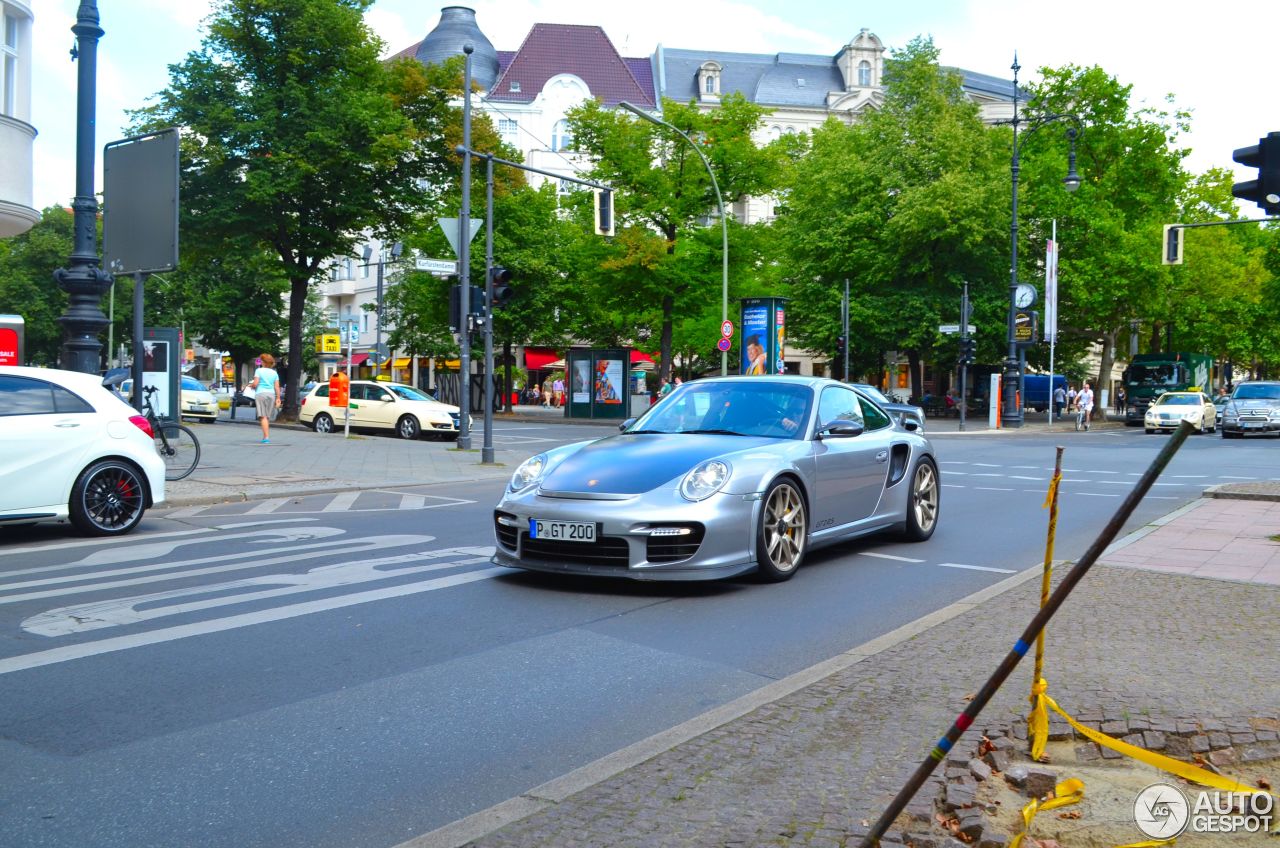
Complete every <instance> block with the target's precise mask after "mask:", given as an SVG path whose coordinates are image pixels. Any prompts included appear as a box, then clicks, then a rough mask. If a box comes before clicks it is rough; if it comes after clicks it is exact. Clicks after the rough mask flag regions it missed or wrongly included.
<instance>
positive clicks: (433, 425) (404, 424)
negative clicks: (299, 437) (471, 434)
mask: <svg viewBox="0 0 1280 848" xmlns="http://www.w3.org/2000/svg"><path fill="white" fill-rule="evenodd" d="M350 408H351V426H352V427H358V428H362V429H372V430H394V431H395V432H396V434H397V435H398V436H400V438H402V439H416V438H418V437H420V436H422V435H436V436H440V437H441V438H444V439H448V440H456V439H457V438H458V407H456V406H453V405H452V404H448V403H441V402H440V401H438V400H436V399H435V398H433V397H431V396H430V395H427V394H424V393H422V392H420V391H418V390H417V389H415V388H414V387H413V386H409V385H405V384H404V383H382V382H374V381H373V380H352V381H351V395H350ZM298 420H299V421H300V422H302V423H303V424H310V425H311V427H312V428H313V429H314V430H315V431H316V432H317V433H332V432H333V431H334V430H335V429H337V428H340V427H341V426H342V425H343V422H344V421H345V420H346V410H345V409H343V408H341V407H330V406H329V384H328V383H321V384H320V385H318V386H316V387H315V388H314V389H312V390H311V392H310V394H308V395H307V396H306V397H304V398H303V399H302V409H301V410H299V412H298ZM468 423H470V419H468Z"/></svg>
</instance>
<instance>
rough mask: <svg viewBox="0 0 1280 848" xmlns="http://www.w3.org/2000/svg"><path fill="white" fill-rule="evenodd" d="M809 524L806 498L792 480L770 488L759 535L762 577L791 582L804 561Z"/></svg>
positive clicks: (758, 543)
mask: <svg viewBox="0 0 1280 848" xmlns="http://www.w3.org/2000/svg"><path fill="white" fill-rule="evenodd" d="M808 542H809V521H808V515H807V511H806V509H805V505H804V498H803V497H801V496H800V492H799V490H798V489H796V487H795V485H794V484H793V483H792V482H791V481H790V480H779V481H778V482H776V483H774V484H773V485H772V486H770V487H769V491H768V493H767V494H765V496H764V507H763V509H761V510H760V527H759V532H757V534H756V546H757V548H758V551H759V552H758V556H757V557H756V558H757V559H758V560H759V567H760V574H761V575H762V576H763V577H764V578H765V579H766V580H769V581H770V582H774V583H777V582H781V581H783V580H787V579H790V577H791V575H793V574H795V573H796V569H797V568H799V567H800V563H801V561H802V560H803V559H804V552H805V548H806V546H807V545H808Z"/></svg>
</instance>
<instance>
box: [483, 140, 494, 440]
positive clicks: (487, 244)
mask: <svg viewBox="0 0 1280 848" xmlns="http://www.w3.org/2000/svg"><path fill="white" fill-rule="evenodd" d="M480 464H481V465H492V464H493V157H492V156H486V157H485V189H484V444H482V445H481V446H480Z"/></svg>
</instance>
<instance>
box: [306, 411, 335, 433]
mask: <svg viewBox="0 0 1280 848" xmlns="http://www.w3.org/2000/svg"><path fill="white" fill-rule="evenodd" d="M311 426H312V427H314V428H315V431H316V432H317V433H332V432H333V418H331V417H330V416H329V414H328V413H325V412H321V413H320V414H319V415H317V416H316V417H315V418H314V419H312V421H311Z"/></svg>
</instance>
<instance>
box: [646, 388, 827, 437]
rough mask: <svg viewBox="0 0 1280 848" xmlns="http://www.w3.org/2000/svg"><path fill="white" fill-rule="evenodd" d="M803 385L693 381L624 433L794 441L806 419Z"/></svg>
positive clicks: (808, 397) (808, 399) (808, 393)
mask: <svg viewBox="0 0 1280 848" xmlns="http://www.w3.org/2000/svg"><path fill="white" fill-rule="evenodd" d="M812 400H813V392H812V390H811V389H810V388H809V387H808V386H803V385H795V384H789V383H773V382H769V381H767V380H730V381H727V382H719V381H715V382H712V381H706V382H703V381H695V382H692V383H686V384H685V385H683V386H681V387H680V388H679V389H677V390H676V391H675V392H673V393H672V394H671V395H670V396H669V397H667V398H666V399H664V400H663V401H662V402H661V403H659V404H658V405H657V406H655V407H653V408H652V409H651V410H649V413H648V414H647V415H645V416H643V417H642V418H640V419H639V420H638V421H637V422H636V423H635V424H633V425H632V426H631V427H630V428H629V429H628V430H627V431H626V432H628V433H719V434H732V435H741V436H770V437H775V438H783V439H794V438H799V437H800V436H802V435H803V434H804V430H805V428H804V426H803V424H804V423H805V422H807V421H808V419H809V409H810V407H811V405H812Z"/></svg>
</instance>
